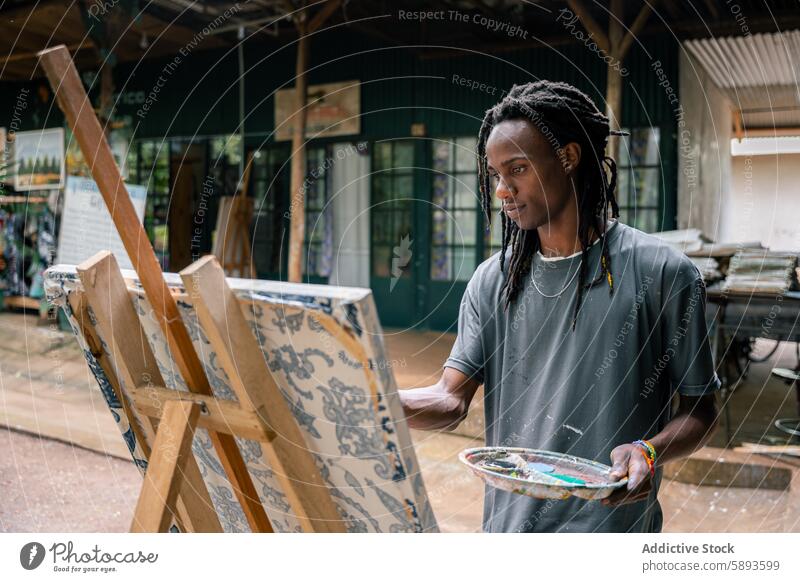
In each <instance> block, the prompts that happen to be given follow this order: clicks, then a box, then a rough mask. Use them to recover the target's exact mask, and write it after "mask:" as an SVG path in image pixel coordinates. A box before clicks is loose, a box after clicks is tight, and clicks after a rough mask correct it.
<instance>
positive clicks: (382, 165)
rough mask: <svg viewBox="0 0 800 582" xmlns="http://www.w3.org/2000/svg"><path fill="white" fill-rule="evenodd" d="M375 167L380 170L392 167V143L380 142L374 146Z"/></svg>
mask: <svg viewBox="0 0 800 582" xmlns="http://www.w3.org/2000/svg"><path fill="white" fill-rule="evenodd" d="M375 167H376V168H377V169H380V170H384V169H387V168H391V167H392V142H389V141H382V142H379V143H376V144H375Z"/></svg>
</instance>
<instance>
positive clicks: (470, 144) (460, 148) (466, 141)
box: [455, 138, 478, 173]
mask: <svg viewBox="0 0 800 582" xmlns="http://www.w3.org/2000/svg"><path fill="white" fill-rule="evenodd" d="M474 148H475V140H474V139H472V138H458V139H457V140H456V144H455V150H456V171H457V172H476V173H477V170H478V168H477V162H476V160H475V149H474Z"/></svg>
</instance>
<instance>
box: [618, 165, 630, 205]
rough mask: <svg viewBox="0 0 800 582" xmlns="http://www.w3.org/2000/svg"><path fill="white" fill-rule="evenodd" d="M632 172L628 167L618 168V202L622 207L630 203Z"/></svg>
mask: <svg viewBox="0 0 800 582" xmlns="http://www.w3.org/2000/svg"><path fill="white" fill-rule="evenodd" d="M630 173H631V171H630V170H629V169H628V168H619V169H618V170H617V204H619V206H620V208H622V207H624V206H628V205H629V204H630Z"/></svg>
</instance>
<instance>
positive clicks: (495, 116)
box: [477, 80, 627, 330]
mask: <svg viewBox="0 0 800 582" xmlns="http://www.w3.org/2000/svg"><path fill="white" fill-rule="evenodd" d="M511 119H527V120H529V121H530V122H531V123H532V124H533V125H534V126H535V127H536V128H537V129H538V130H539V131H540V132H541V133H542V134H543V135H544V136H545V137H546V138H547V139H548V141H550V143H551V145H553V147H554V149H556V155H558V156H559V158H560V159H561V160H562V161H563V157H562V156H563V151H562V150H561V148H563V147H564V146H565V145H566V144H568V143H570V142H576V143H578V144H579V145H580V146H581V161H580V163H579V164H578V168H577V170H576V172H577V174H576V192H577V194H578V239H579V241H580V244H581V264H580V276H579V279H578V288H577V291H576V295H577V298H576V301H575V311H574V313H573V317H572V329H573V330H574V329H575V325H576V323H577V319H578V312H579V311H580V307H581V301H582V299H583V292H584V289H588V288H591V287H593V286H594V285H596V284H597V283H600V282H602V281H603V280H606V281H607V282H608V286H609V293H613V291H614V279H613V277H612V274H611V257H610V256H609V255H608V247H607V246H606V241H605V233H606V222H607V219H608V217H609V215H610V216H611V217H612V218H617V217H618V216H619V207H618V205H617V201H616V198H615V197H614V190H615V188H616V185H617V165H616V163H615V162H614V160H613V159H612V158H611V157H608V156H606V155H605V149H606V145H607V143H608V137H609V135H627V134H626V133H623V132H617V131H611V129H610V126H609V121H608V117H606V116H605V115H604V114H603V113H602V112H601V111H600V110H599V109H597V106H596V105H595V104H594V102H593V101H592V100H591V99H590V98H589V97H588V96H587V95H586V94H585V93H583V92H582V91H580V90H579V89H577V88H575V87H573V86H572V85H569V84H567V83H561V82H554V81H544V80H543V81H536V82H531V83H526V84H525V85H514V86H513V87H512V88H511V91H509V93H508V94H507V95H506V96H505V97H504V98H503V99H502V101H500V102H499V103H497V104H496V105H495V106H494V107H492V108H491V109H489V110H487V111H486V115H485V116H484V118H483V123H482V125H481V129H480V132H479V133H478V148H477V156H478V179H479V186H480V191H481V203H482V207H483V213H484V215H485V216H486V219H487V222H488V223H489V226H491V208H492V195H493V192H492V187H491V177H490V176H489V172H488V168H487V164H488V162H487V160H486V141H487V139H488V138H489V134H490V133H491V132H492V129H494V127H495V126H496V125H497V124H499V123H500V122H502V121H507V120H511ZM551 138H552V139H551ZM554 142H555V143H554ZM606 168H607V169H608V173H606ZM500 214H501V219H502V222H503V229H502V241H503V242H502V249H501V252H500V270H501V271H504V261H505V255H506V249H507V248H508V247H509V245H510V246H511V257H510V260H509V265H508V269H509V270H508V273H507V274H506V279H505V283H504V284H503V289H502V292H503V293H504V294H505V309H506V310H507V309H508V307H509V306H510V305H511V303H512V302H513V301H514V299H515V298H516V296H517V295H518V294H519V291H520V289H521V288H522V284H523V282H524V277H525V275H526V274H527V273H528V272H530V269H531V264H532V261H533V256H534V254H535V253H536V251H538V250H539V249H540V248H541V244H540V241H539V234H538V232H537V231H536V229H533V230H522V229H521V228H519V226H518V225H517V224H516V223H515V222H514V221H512V220H511V219H510V218H508V217H507V216H506V214H505V213H504V212H501V213H500ZM592 230H595V231H596V232H597V234H598V236H599V237H600V238H601V239H602V240H601V244H602V252H601V271H600V274H599V276H598V277H597V278H596V279H595V280H594V281H591V282H589V283H586V277H587V271H588V265H587V263H588V255H589V237H590V236H591V231H592Z"/></svg>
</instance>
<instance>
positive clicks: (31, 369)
mask: <svg viewBox="0 0 800 582" xmlns="http://www.w3.org/2000/svg"><path fill="white" fill-rule="evenodd" d="M453 339H454V336H453V335H450V334H438V333H434V332H418V333H395V332H394V331H393V330H387V331H386V343H387V349H388V351H389V356H390V358H391V359H393V360H395V361H396V362H398V365H397V366H396V367H395V369H394V371H395V374H396V377H397V380H398V384H399V386H400V387H401V388H409V387H416V386H424V385H428V384H432V383H434V382H435V381H436V380H437V379H438V375H439V373H440V372H441V368H440V367H441V364H442V362H444V360H445V359H446V357H447V355H448V353H449V351H450V346H451V345H452V342H453ZM793 349H794V346H786V349H784V350H782V352H779V353H778V354H776V357H775V358H773V360H774V361H773V362H772V363H767V364H761V365H758V366H754V367H753V370H752V371H751V376H750V379H749V380H748V381H747V382H746V383H744V384H743V385H742V386H741V387H740V388H739V389H738V390H737V391H736V392H735V393H734V395H733V396H732V398H731V401H730V413H731V418H732V426H733V427H734V428H735V429H736V434H737V438H743V439H744V440H757V437H760V436H762V435H763V434H764V433H765V432H772V429H771V424H772V421H773V420H774V418H775V417H780V416H792V415H793V414H794V413H793V395H792V394H790V393H789V392H788V391H787V390H786V387H785V386H784V385H783V384H780V383H778V382H776V381H775V380H772V379H770V378H769V369H770V368H771V367H772V366H773V365H775V361H778V362H780V365H784V366H786V365H788V366H791V365H793V360H792V357H793V356H792V354H793V352H792V351H791V350H793ZM787 395H788V396H787ZM0 426H3V427H10V428H11V429H12V430H7V429H5V428H0V451H3V453H2V454H0V490H1V491H2V492H3V494H2V495H1V496H0V531H17V532H21V531H26V532H54V531H76V532H78V531H86V532H92V531H103V532H105V531H109V532H110V531H126V530H127V529H128V526H129V524H130V520H131V516H132V514H133V507H134V504H135V501H136V495H137V493H138V490H139V487H140V484H141V477H140V476H139V473H138V471H137V470H136V469H135V468H134V467H133V465H132V463H131V462H130V461H129V460H128V458H129V457H128V455H127V451H126V449H125V446H124V444H123V442H122V438H121V437H120V435H119V432H118V431H117V429H116V426H115V425H114V423H113V421H112V419H111V415H110V414H109V412H108V409H107V408H106V407H105V403H104V402H103V400H102V398H101V397H100V394H99V391H98V390H97V387H96V384H95V383H94V381H93V379H92V378H91V376H90V375H89V372H88V369H87V368H86V366H85V363H84V360H83V357H82V355H81V354H80V351H79V350H78V348H77V345H76V343H75V341H74V338H72V336H71V335H65V334H63V333H61V332H57V331H52V330H50V329H49V328H48V327H46V326H41V325H40V324H39V322H37V320H36V318H35V317H33V316H23V315H20V314H9V313H3V314H0ZM482 426H483V421H482V410H481V406H480V395H479V396H478V398H476V402H475V403H474V406H473V410H472V411H471V412H470V417H469V419H468V421H467V422H466V423H464V424H462V426H461V427H459V430H458V434H442V433H427V432H418V431H412V437H413V439H414V443H415V446H416V451H417V455H418V458H419V462H420V465H421V467H422V473H423V477H424V479H425V483H426V487H427V490H428V494H429V497H430V500H431V504H432V505H433V508H434V511H435V513H436V517H437V520H438V522H439V525H440V527H441V529H442V530H443V531H449V532H469V531H479V530H480V518H481V512H482V497H483V486H482V483H481V482H480V481H478V480H477V479H476V478H474V477H472V476H471V475H469V474H468V473H467V472H466V471H465V470H464V469H463V468H462V467H461V466H460V465H459V463H458V461H457V459H456V457H457V453H458V452H459V451H460V450H462V449H464V448H467V447H470V446H477V445H479V444H480V438H479V435H480V434H481V431H482ZM722 437H723V435H719V434H718V435H717V438H718V442H717V444H719V443H720V442H721V441H722ZM705 452H706V453H709V452H710V454H711V455H712V456H715V455H717V453H716V452H715V450H714V449H708V450H707V451H705ZM748 462H750V461H748ZM752 462H753V463H760V464H765V465H774V464H775V462H774V461H772V460H771V459H770V458H767V457H763V456H756V455H753V456H752ZM798 464H800V463H798ZM782 466H785V464H783V465H782ZM799 474H800V470H795V471H794V473H793V482H792V485H793V487H792V489H791V490H789V491H785V490H773V489H764V488H758V489H751V488H734V487H715V486H697V485H692V484H687V483H679V482H677V481H669V480H665V482H664V485H663V486H662V490H661V493H660V496H659V499H660V500H661V503H662V506H663V508H664V516H665V528H664V529H665V531H670V532H687V531H698V532H707V531H708V532H715V531H717V532H722V531H730V532H733V531H773V532H775V531H800V495H799V494H798V491H800V480H799V479H798V475H799Z"/></svg>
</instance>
